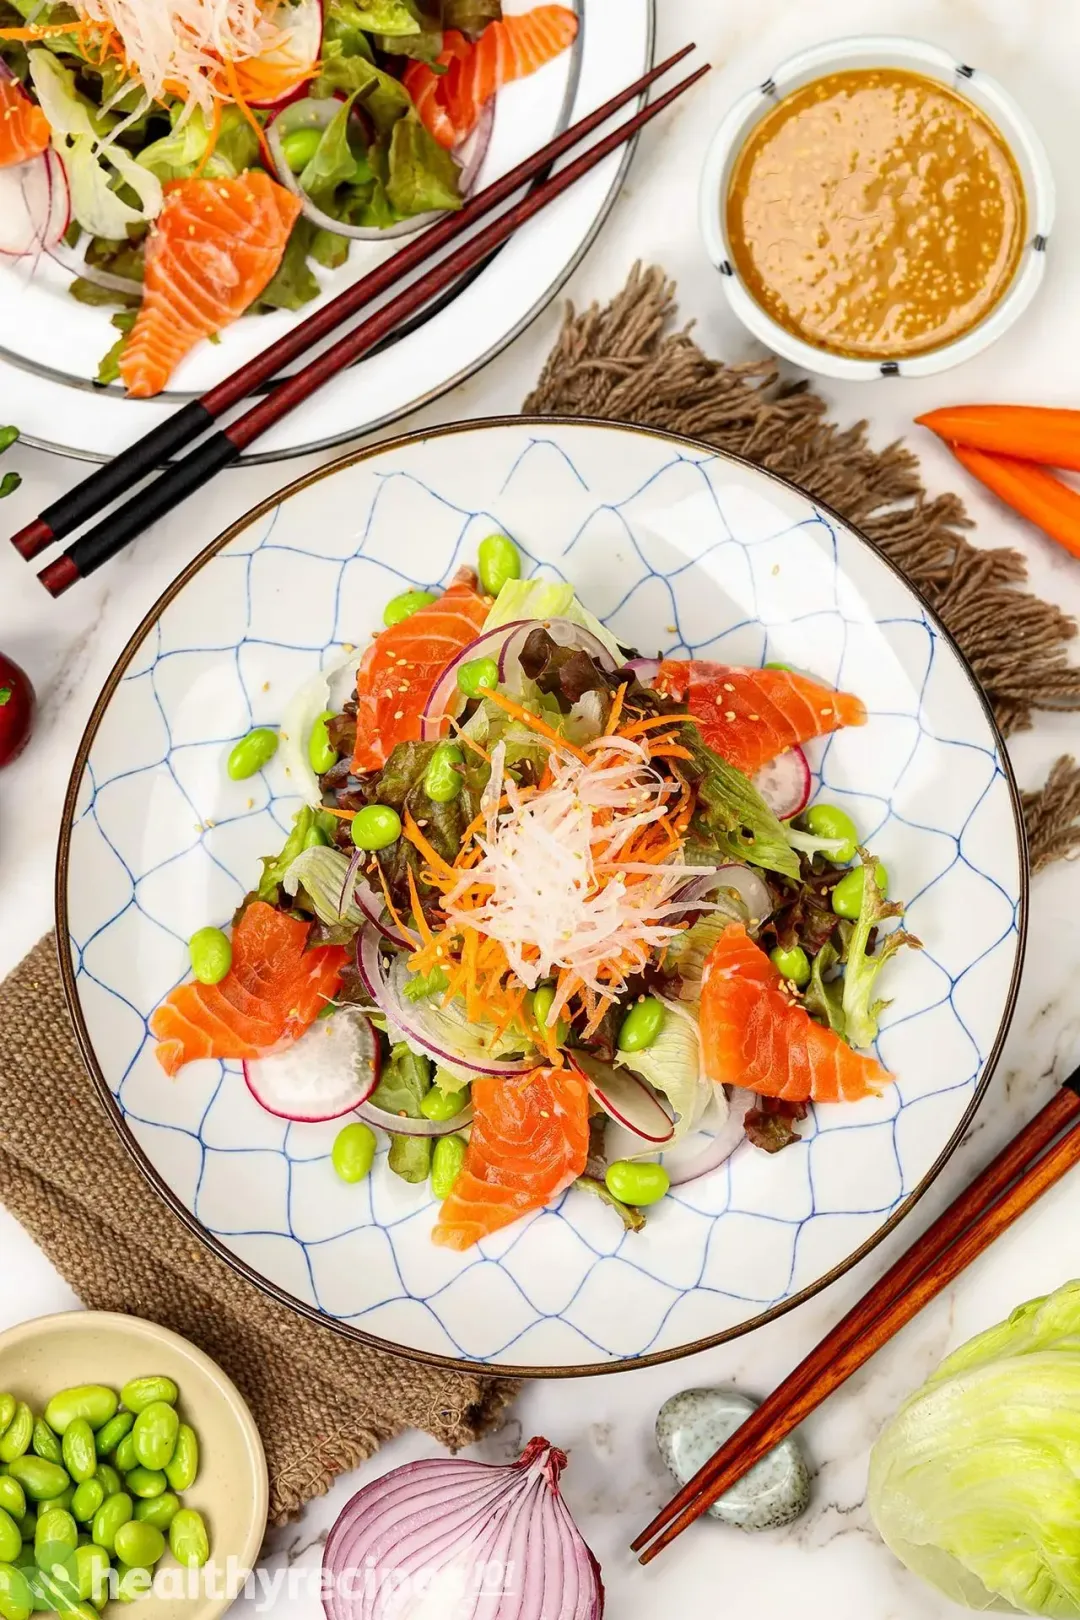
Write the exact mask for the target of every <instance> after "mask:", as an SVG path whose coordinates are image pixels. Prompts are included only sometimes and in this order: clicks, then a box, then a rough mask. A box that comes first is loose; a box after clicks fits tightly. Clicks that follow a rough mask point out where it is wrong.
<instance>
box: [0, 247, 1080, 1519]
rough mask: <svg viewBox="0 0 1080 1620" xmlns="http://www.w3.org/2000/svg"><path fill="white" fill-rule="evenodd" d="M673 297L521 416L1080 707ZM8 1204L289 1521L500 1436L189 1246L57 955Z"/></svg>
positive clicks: (606, 323) (16, 1138)
mask: <svg viewBox="0 0 1080 1620" xmlns="http://www.w3.org/2000/svg"><path fill="white" fill-rule="evenodd" d="M673 316H674V289H673V287H672V286H671V284H670V283H669V282H668V281H667V279H666V278H665V277H664V276H663V274H662V273H661V272H660V271H658V270H651V271H647V272H642V271H641V270H640V269H639V270H635V272H634V274H633V276H632V277H631V279H630V282H629V283H628V285H627V287H626V288H625V290H624V291H623V292H622V293H621V294H620V295H619V297H618V298H617V299H616V300H615V301H614V303H613V304H611V306H610V307H609V308H608V309H606V310H602V311H601V310H599V309H592V310H589V311H588V312H587V313H585V314H584V315H581V316H575V315H574V314H573V312H571V313H570V314H569V315H568V317H567V321H566V324H565V326H564V328H563V331H562V335H561V337H560V339H559V342H558V344H557V346H556V348H555V350H554V351H553V353H552V355H551V358H550V359H549V361H548V364H547V366H546V367H545V370H544V374H543V376H542V377H541V379H540V383H539V385H538V387H537V389H536V391H535V392H534V393H533V395H532V396H531V397H530V399H529V400H528V401H527V402H526V407H525V408H526V410H529V411H535V412H542V413H548V414H553V413H554V414H562V415H587V416H599V417H605V416H606V417H610V418H612V419H615V420H622V421H629V422H637V423H641V424H643V425H647V426H650V427H656V428H664V429H667V430H669V431H671V432H675V433H682V434H687V435H689V436H690V437H692V438H696V439H703V440H705V441H707V442H708V443H710V444H713V445H716V446H717V447H718V448H721V449H727V450H732V451H735V452H737V453H738V454H740V455H743V456H746V457H748V458H749V459H750V460H753V461H756V462H759V463H760V464H761V465H762V466H764V467H768V468H770V469H771V470H773V471H775V472H778V473H782V474H783V475H784V476H786V477H788V478H791V479H792V480H794V482H796V483H798V484H801V485H802V486H803V487H804V488H805V489H807V490H809V491H810V492H811V494H813V495H815V496H817V497H818V498H819V499H820V500H822V501H825V502H827V503H828V504H829V505H830V506H832V507H835V508H836V510H838V511H839V512H841V513H843V514H844V515H845V516H846V517H848V518H850V520H851V521H852V522H853V523H854V524H855V525H856V526H857V527H858V528H860V529H861V530H862V531H863V533H864V534H866V535H868V536H869V538H870V539H871V540H873V542H874V543H875V544H876V545H877V546H879V547H880V548H881V550H882V551H883V552H884V553H885V555H886V556H888V557H889V558H891V560H892V561H893V562H895V563H897V564H898V565H899V566H900V567H901V568H902V569H903V570H904V572H905V573H906V574H907V575H908V576H909V578H911V579H912V580H913V581H914V582H915V584H916V585H917V586H918V587H919V589H920V590H921V591H922V592H923V594H924V596H925V597H926V598H927V600H928V601H929V602H930V603H931V604H932V606H933V607H935V608H936V609H937V611H938V613H939V614H940V615H941V617H942V618H943V620H944V621H945V623H946V624H948V625H949V627H950V628H951V630H952V631H953V633H954V635H955V636H956V638H957V640H958V642H959V643H960V646H961V647H962V648H963V650H964V652H965V653H966V654H967V656H968V658H969V660H970V662H971V664H972V666H973V668H974V670H975V672H976V674H977V675H978V677H979V679H980V680H981V681H982V683H983V685H984V687H985V688H986V690H987V692H988V694H989V696H990V699H991V701H992V703H993V705H994V708H995V711H996V713H997V716H998V719H999V721H1000V722H1001V725H1002V729H1003V730H1004V731H1005V732H1006V733H1008V732H1010V731H1015V730H1018V729H1020V728H1021V727H1024V726H1027V725H1030V724H1031V717H1032V712H1033V711H1034V710H1036V709H1039V708H1044V707H1058V708H1061V707H1064V708H1070V709H1076V708H1080V669H1077V668H1075V667H1073V666H1072V665H1070V664H1069V663H1068V661H1067V657H1066V643H1067V642H1068V641H1069V640H1070V639H1071V638H1072V637H1073V636H1075V635H1076V625H1075V624H1074V623H1073V621H1072V620H1071V619H1069V618H1067V617H1066V616H1065V615H1064V614H1063V613H1061V612H1060V610H1059V609H1057V608H1056V607H1054V606H1052V605H1051V604H1050V603H1047V602H1041V601H1039V600H1038V599H1037V598H1036V597H1034V596H1032V595H1031V594H1030V593H1029V592H1028V591H1026V590H1025V589H1024V588H1023V587H1024V580H1025V575H1026V570H1025V567H1024V562H1023V559H1022V557H1021V556H1020V555H1019V554H1018V553H1017V552H1015V551H1010V550H993V551H980V550H978V549H977V548H976V547H974V546H972V545H971V543H970V542H969V541H968V540H966V539H965V538H964V534H963V531H964V529H965V528H967V527H968V526H969V524H968V519H967V518H966V516H965V514H964V510H963V507H962V505H961V504H960V501H959V500H958V499H957V497H956V496H954V495H944V496H940V497H939V498H938V499H936V500H931V499H929V498H928V497H927V496H926V493H925V491H924V489H923V487H922V483H921V481H920V479H919V473H918V464H917V462H916V460H915V458H914V456H912V455H911V453H910V452H909V451H907V450H905V449H903V448H901V447H900V446H897V445H893V446H890V447H889V448H888V449H886V450H884V451H882V452H877V451H874V450H873V449H871V448H870V446H869V444H868V442H867V434H866V427H865V425H864V424H859V425H858V426H856V427H854V428H848V429H841V428H838V427H837V426H835V425H834V424H833V423H831V422H829V421H828V420H827V418H826V415H825V407H824V404H823V402H822V401H821V400H820V399H819V398H818V397H817V396H816V395H815V394H813V392H811V390H810V389H809V388H807V387H806V386H805V385H803V384H798V385H794V386H792V385H786V384H782V383H780V382H779V381H778V379H777V374H776V371H775V368H774V367H773V366H772V365H771V363H768V362H762V363H759V364H755V365H744V366H734V367H729V366H725V365H724V364H723V363H722V362H719V361H713V360H710V359H708V358H707V356H705V355H704V354H703V353H702V352H701V350H700V349H699V348H698V347H697V345H696V344H695V343H694V342H693V340H692V338H691V337H690V335H689V333H688V332H686V331H681V332H679V331H673V330H671V322H672V318H673ZM1024 808H1025V813H1026V816H1027V822H1028V830H1029V834H1030V837H1031V851H1032V862H1033V865H1034V866H1035V868H1036V870H1038V868H1039V867H1041V866H1043V865H1046V864H1047V863H1048V862H1050V861H1053V860H1058V859H1061V858H1063V857H1067V856H1068V855H1070V854H1072V853H1074V852H1075V851H1076V849H1077V848H1078V847H1080V826H1078V825H1077V819H1078V816H1080V771H1078V770H1077V768H1076V766H1075V764H1074V763H1073V761H1072V760H1061V761H1059V763H1058V765H1057V766H1056V767H1055V769H1054V771H1053V773H1052V774H1051V777H1050V779H1049V781H1048V783H1047V784H1046V786H1045V788H1044V789H1043V790H1042V791H1041V792H1039V793H1031V794H1027V795H1025V799H1024ZM0 1097H2V1098H3V1102H4V1108H3V1110H2V1111H0V1120H2V1123H0V1203H3V1204H4V1205H5V1206H6V1207H7V1208H8V1209H9V1210H11V1211H12V1213H13V1214H14V1215H15V1216H16V1217H17V1218H18V1220H20V1221H21V1222H22V1224H23V1225H24V1226H25V1227H26V1229H27V1231H28V1232H29V1233H30V1234H31V1236H32V1237H34V1238H35V1239H36V1241H37V1242H38V1243H39V1244H40V1245H41V1247H42V1249H43V1250H44V1251H45V1253H46V1254H47V1255H48V1256H49V1258H50V1260H52V1262H53V1263H54V1265H56V1266H57V1268H58V1269H59V1270H60V1271H61V1272H62V1274H63V1275H64V1276H65V1277H66V1278H67V1280H68V1281H69V1282H70V1283H71V1285H72V1287H73V1288H74V1289H75V1291H76V1292H77V1293H78V1295H79V1297H80V1298H81V1299H82V1300H83V1301H85V1303H86V1304H87V1305H88V1306H91V1307H94V1308H97V1309H102V1310H120V1311H129V1312H131V1313H133V1314H135V1315H140V1316H147V1317H151V1318H153V1319H154V1320H156V1321H159V1322H162V1323H164V1324H165V1325H166V1326H167V1327H171V1328H174V1329H175V1330H176V1331H177V1332H179V1333H182V1334H184V1335H185V1336H186V1337H187V1338H189V1339H191V1340H193V1341H194V1342H195V1343H196V1344H199V1345H201V1346H202V1347H203V1349H205V1350H206V1351H207V1352H208V1353H209V1354H210V1355H212V1356H213V1357H214V1358H215V1359H216V1360H217V1361H219V1362H220V1363H221V1365H222V1366H223V1367H225V1368H226V1369H227V1371H228V1372H229V1373H230V1374H231V1375H232V1377H233V1378H234V1379H235V1380H236V1382H237V1384H238V1385H239V1386H240V1388H241V1389H242V1390H243V1391H244V1394H245V1395H246V1397H247V1399H248V1401H249V1402H250V1403H251V1407H252V1410H253V1412H254V1414H255V1417H256V1420H257V1422H258V1424H259V1428H260V1431H261V1433H262V1436H263V1440H264V1442H265V1444H266V1449H267V1455H268V1460H269V1464H270V1486H271V1518H272V1521H273V1522H275V1523H279V1522H283V1521H284V1520H286V1519H287V1518H289V1517H291V1516H292V1515H293V1514H295V1513H297V1512H298V1511H299V1510H300V1508H301V1507H302V1506H303V1505H304V1503H305V1502H306V1501H308V1500H309V1499H310V1498H311V1497H313V1496H316V1495H318V1494H319V1493H321V1492H322V1491H325V1490H326V1488H327V1486H328V1485H329V1484H330V1482H331V1480H332V1479H333V1478H334V1477H335V1476H336V1475H337V1474H339V1473H342V1472H344V1471H345V1470H347V1469H349V1468H352V1467H355V1466H356V1464H357V1463H359V1462H361V1461H362V1460H363V1459H364V1458H365V1457H368V1456H370V1455H371V1453H372V1452H373V1451H375V1450H376V1449H377V1448H378V1447H379V1446H380V1445H381V1444H382V1443H383V1441H385V1440H387V1439H389V1438H391V1437H392V1436H393V1435H395V1434H398V1433H400V1432H401V1431H402V1430H403V1429H405V1428H410V1427H414V1428H420V1429H425V1430H427V1432H428V1433H429V1434H432V1435H434V1436H435V1437H436V1438H437V1439H438V1440H440V1441H442V1442H443V1443H445V1444H446V1445H448V1446H455V1447H456V1446H460V1445H464V1444H466V1443H467V1442H469V1441H471V1440H474V1439H476V1438H478V1437H479V1436H480V1435H481V1434H482V1433H483V1432H484V1431H485V1430H486V1429H488V1428H490V1427H492V1426H493V1425H494V1424H496V1423H497V1422H498V1421H499V1419H500V1415H501V1413H502V1412H503V1410H504V1408H505V1406H506V1404H507V1402H508V1401H509V1400H510V1399H511V1398H512V1396H513V1394H514V1392H515V1387H516V1386H515V1385H513V1384H512V1383H510V1382H509V1381H507V1380H505V1379H482V1378H475V1377H469V1376H465V1375H461V1374H456V1373H445V1372H440V1371H438V1370H436V1369H433V1368H428V1367H424V1366H422V1365H419V1364H417V1363H414V1362H409V1361H405V1360H398V1359H396V1358H394V1357H391V1356H387V1355H383V1354H380V1353H378V1352H376V1351H371V1350H366V1349H364V1348H362V1347H360V1346H358V1345H355V1344H352V1343H351V1342H350V1341H348V1340H345V1339H343V1338H341V1337H340V1336H339V1335H337V1334H335V1333H334V1332H333V1331H332V1330H331V1329H329V1328H324V1327H321V1326H319V1325H318V1324H317V1323H313V1322H311V1321H309V1320H307V1319H306V1318H303V1317H301V1316H298V1315H296V1314H295V1313H294V1312H292V1311H290V1310H289V1309H287V1308H286V1307H284V1306H279V1305H277V1304H275V1303H274V1302H273V1301H272V1300H270V1299H269V1298H268V1297H267V1296H266V1295H264V1294H262V1293H261V1292H260V1291H259V1290H258V1289H257V1288H255V1287H254V1286H253V1285H251V1284H249V1283H247V1282H245V1281H244V1280H243V1279H242V1278H241V1277H240V1276H239V1275H238V1274H237V1273H236V1272H235V1271H233V1270H232V1269H231V1267H229V1266H228V1265H226V1264H225V1263H224V1262H223V1261H220V1260H218V1259H217V1258H216V1257H215V1256H214V1255H213V1254H211V1253H210V1251H209V1250H208V1249H206V1248H205V1247H204V1246H203V1245H202V1244H200V1243H199V1242H198V1241H197V1240H196V1239H195V1238H193V1237H192V1236H191V1234H190V1233H189V1232H188V1230H187V1228H186V1227H185V1226H183V1225H182V1223H181V1222H180V1221H179V1220H178V1219H177V1218H176V1217H175V1216H174V1215H173V1214H172V1213H171V1211H170V1210H168V1209H167V1208H166V1206H165V1205H164V1204H163V1203H162V1202H161V1200H160V1199H159V1198H158V1197H157V1195H156V1194H155V1193H154V1192H153V1191H152V1190H151V1188H150V1186H149V1183H147V1182H146V1181H145V1180H144V1179H143V1177H142V1175H141V1174H140V1172H139V1171H138V1170H137V1169H136V1167H135V1165H134V1163H133V1161H132V1160H131V1159H130V1158H129V1157H128V1155H127V1153H126V1151H125V1149H124V1148H123V1146H122V1145H121V1143H120V1141H119V1138H118V1137H117V1136H116V1134H115V1133H114V1131H113V1129H112V1126H111V1125H110V1124H109V1122H108V1120H107V1119H106V1116H105V1114H104V1111H103V1110H102V1109H101V1107H100V1105H99V1103H98V1101H97V1096H96V1093H95V1091H94V1088H93V1086H92V1084H91V1082H90V1080H89V1078H88V1077H87V1075H86V1073H85V1071H84V1070H83V1068H82V1064H81V1062H80V1059H79V1056H78V1053H77V1050H76V1047H75V1042H74V1039H73V1036H72V1033H71V1028H70V1024H69V1022H68V1017H67V1012H66V1010H65V1007H64V1000H63V993H62V990H61V986H60V978H59V973H58V971H57V966H56V959H55V946H54V943H53V941H52V939H51V938H49V939H46V940H43V941H42V942H41V943H40V944H39V945H38V946H37V947H36V948H35V949H34V951H33V952H31V954H30V956H29V957H28V958H27V959H26V961H25V962H23V964H22V965H21V967H19V968H18V969H17V970H16V971H15V973H14V974H12V976H11V977H10V978H9V979H8V980H7V981H6V983H5V984H4V985H3V987H2V989H0Z"/></svg>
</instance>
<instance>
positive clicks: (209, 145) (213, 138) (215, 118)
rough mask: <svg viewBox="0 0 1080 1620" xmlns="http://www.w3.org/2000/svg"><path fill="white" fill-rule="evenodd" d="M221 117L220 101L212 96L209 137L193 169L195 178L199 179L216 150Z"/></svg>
mask: <svg viewBox="0 0 1080 1620" xmlns="http://www.w3.org/2000/svg"><path fill="white" fill-rule="evenodd" d="M221 118H222V106H221V102H220V101H218V100H217V98H216V97H215V98H214V111H213V114H212V116H211V119H210V130H209V138H208V139H207V142H206V151H205V152H204V153H203V155H202V157H201V158H200V159H199V163H198V167H197V168H196V170H195V179H196V180H198V179H200V178H201V177H202V175H203V174H205V172H206V166H207V164H208V163H209V162H210V159H211V158H212V157H213V155H214V153H215V151H216V150H217V143H218V138H219V136H220V135H221Z"/></svg>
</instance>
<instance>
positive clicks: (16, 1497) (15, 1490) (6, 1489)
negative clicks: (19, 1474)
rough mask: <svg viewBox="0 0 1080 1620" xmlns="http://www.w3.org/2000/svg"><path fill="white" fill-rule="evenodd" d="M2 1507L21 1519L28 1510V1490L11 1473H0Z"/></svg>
mask: <svg viewBox="0 0 1080 1620" xmlns="http://www.w3.org/2000/svg"><path fill="white" fill-rule="evenodd" d="M0 1508H3V1510H4V1512H5V1513H10V1514H11V1517H12V1518H13V1519H21V1518H22V1516H23V1514H24V1513H25V1512H26V1492H25V1491H24V1490H23V1488H22V1486H21V1485H20V1484H19V1482H18V1480H17V1479H12V1478H11V1476H10V1474H0Z"/></svg>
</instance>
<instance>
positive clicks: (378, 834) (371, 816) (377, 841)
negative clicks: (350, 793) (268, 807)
mask: <svg viewBox="0 0 1080 1620" xmlns="http://www.w3.org/2000/svg"><path fill="white" fill-rule="evenodd" d="M400 837H401V817H400V816H399V815H398V813H397V811H396V810H394V809H392V808H391V806H390V805H388V804H369V805H365V807H364V808H363V810H358V811H357V812H356V814H355V816H353V819H352V841H353V843H354V844H355V845H356V847H357V849H370V850H376V849H389V847H390V845H391V844H396V843H397V841H398V839H399V838H400ZM0 1443H2V1442H0Z"/></svg>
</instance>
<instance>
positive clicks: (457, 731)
mask: <svg viewBox="0 0 1080 1620" xmlns="http://www.w3.org/2000/svg"><path fill="white" fill-rule="evenodd" d="M450 726H451V729H452V730H453V733H454V736H455V737H456V738H457V740H458V742H462V743H464V744H465V747H466V748H471V749H472V751H473V753H474V754H479V755H480V758H481V759H484V760H486V761H487V763H488V764H489V765H490V764H491V755H490V754H489V753H488V751H487V749H486V748H481V746H480V744H479V743H478V742H477V741H476V739H475V738H474V737H470V736H469V735H468V733H467V732H465V731H463V730H462V729H461V727H460V726H459V725H458V724H457V723H456V722H455V721H453V720H451V722H450Z"/></svg>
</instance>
